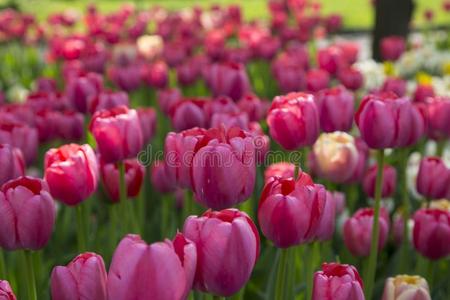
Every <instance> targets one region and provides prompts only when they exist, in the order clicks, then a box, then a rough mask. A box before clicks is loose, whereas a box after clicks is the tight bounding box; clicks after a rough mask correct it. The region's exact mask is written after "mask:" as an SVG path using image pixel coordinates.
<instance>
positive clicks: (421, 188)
mask: <svg viewBox="0 0 450 300" xmlns="http://www.w3.org/2000/svg"><path fill="white" fill-rule="evenodd" d="M416 184H417V191H418V192H419V194H421V195H422V196H424V197H427V198H431V199H440V198H445V197H446V196H447V195H448V193H449V192H450V169H449V168H447V166H446V165H445V164H444V162H443V161H442V160H441V159H440V158H439V157H425V158H423V159H422V160H421V162H420V167H419V173H418V174H417V182H416Z"/></svg>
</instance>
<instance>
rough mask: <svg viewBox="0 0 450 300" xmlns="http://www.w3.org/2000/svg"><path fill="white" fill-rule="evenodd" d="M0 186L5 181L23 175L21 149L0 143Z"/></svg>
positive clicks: (23, 167) (23, 163)
mask: <svg viewBox="0 0 450 300" xmlns="http://www.w3.org/2000/svg"><path fill="white" fill-rule="evenodd" d="M0 165H1V166H2V167H1V170H0V186H1V185H2V184H4V183H5V182H7V181H9V180H11V179H14V178H17V177H20V176H23V175H25V160H24V158H23V155H22V151H20V150H19V149H17V148H14V147H12V146H11V145H9V144H0Z"/></svg>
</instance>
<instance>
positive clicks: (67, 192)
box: [44, 144, 98, 205]
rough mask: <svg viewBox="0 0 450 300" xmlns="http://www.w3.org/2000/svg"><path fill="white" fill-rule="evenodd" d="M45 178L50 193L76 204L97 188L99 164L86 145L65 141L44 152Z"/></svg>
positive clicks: (59, 198) (66, 202) (68, 203)
mask: <svg viewBox="0 0 450 300" xmlns="http://www.w3.org/2000/svg"><path fill="white" fill-rule="evenodd" d="M44 172H45V175H44V176H45V180H46V181H47V183H48V185H49V187H50V192H51V194H52V196H53V197H55V198H56V199H57V200H59V201H61V202H63V203H65V204H67V205H77V204H79V203H80V202H82V201H84V200H86V199H87V198H89V196H91V195H92V194H93V193H94V192H95V190H96V189H97V182H98V164H97V158H96V157H95V153H94V151H93V150H92V148H91V146H89V145H77V144H68V145H64V146H61V147H60V148H52V149H50V150H48V151H47V153H46V154H45V162H44Z"/></svg>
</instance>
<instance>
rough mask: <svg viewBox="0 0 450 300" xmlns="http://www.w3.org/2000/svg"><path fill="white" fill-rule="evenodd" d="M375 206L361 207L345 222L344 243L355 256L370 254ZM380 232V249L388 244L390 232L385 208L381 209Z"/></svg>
mask: <svg viewBox="0 0 450 300" xmlns="http://www.w3.org/2000/svg"><path fill="white" fill-rule="evenodd" d="M373 214H374V210H373V208H360V209H359V210H357V211H356V213H355V214H354V215H353V216H352V217H351V218H349V219H347V221H345V224H344V232H343V234H344V243H345V245H346V246H347V248H348V250H350V252H351V253H352V254H353V255H354V256H369V254H370V245H371V243H372V242H371V238H372V224H373ZM378 223H379V226H380V234H379V236H378V249H379V250H381V249H383V248H384V245H385V244H386V241H387V237H388V233H389V215H388V213H387V211H386V210H385V209H384V208H381V209H380V217H379V219H378Z"/></svg>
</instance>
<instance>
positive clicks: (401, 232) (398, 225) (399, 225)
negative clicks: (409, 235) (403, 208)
mask: <svg viewBox="0 0 450 300" xmlns="http://www.w3.org/2000/svg"><path fill="white" fill-rule="evenodd" d="M391 231H392V239H393V241H394V243H395V245H397V246H400V245H401V243H402V241H403V239H404V238H405V221H404V218H403V214H402V213H401V212H396V213H395V214H394V216H393V217H392V228H391Z"/></svg>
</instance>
